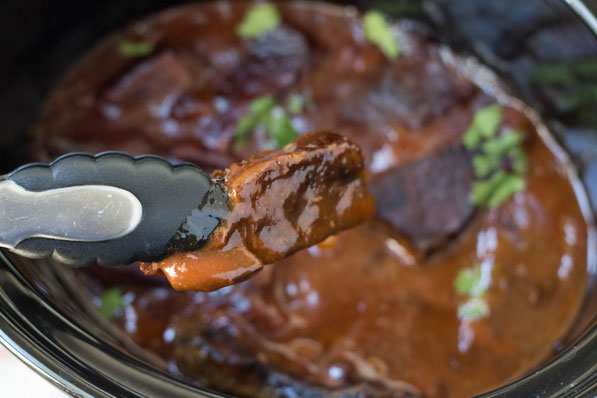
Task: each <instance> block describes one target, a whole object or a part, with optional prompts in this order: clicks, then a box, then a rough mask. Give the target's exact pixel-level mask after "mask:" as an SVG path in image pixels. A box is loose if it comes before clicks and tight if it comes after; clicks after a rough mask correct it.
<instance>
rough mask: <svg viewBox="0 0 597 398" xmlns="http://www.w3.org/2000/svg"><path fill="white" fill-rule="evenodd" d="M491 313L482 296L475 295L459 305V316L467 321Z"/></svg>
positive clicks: (475, 319)
mask: <svg viewBox="0 0 597 398" xmlns="http://www.w3.org/2000/svg"><path fill="white" fill-rule="evenodd" d="M487 315H489V306H488V305H487V302H486V301H485V300H484V299H482V298H480V297H473V298H471V299H469V300H467V301H466V302H464V303H463V304H461V305H459V306H458V318H460V319H462V320H467V321H477V320H479V319H482V318H485V317H486V316H487Z"/></svg>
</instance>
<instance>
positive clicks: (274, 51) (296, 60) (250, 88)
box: [225, 26, 311, 97]
mask: <svg viewBox="0 0 597 398" xmlns="http://www.w3.org/2000/svg"><path fill="white" fill-rule="evenodd" d="M310 60H311V55H310V49H309V44H308V43H307V40H306V38H305V37H304V36H303V34H302V33H300V32H298V31H296V30H294V29H291V28H289V27H284V26H283V27H280V28H278V29H275V30H273V31H271V32H268V33H266V34H264V35H263V36H261V37H259V38H258V39H256V40H254V41H251V42H249V43H248V48H247V52H246V53H245V54H244V56H243V57H242V58H241V59H240V61H239V63H238V67H237V68H236V69H234V71H233V72H232V74H231V76H230V78H229V86H228V87H227V90H226V88H225V91H230V92H234V93H235V94H236V95H238V94H244V95H245V96H248V97H254V96H257V95H262V94H270V93H274V92H276V91H278V90H280V89H285V88H288V87H290V86H291V85H292V84H294V83H295V82H296V81H297V79H298V78H299V77H300V74H301V73H305V72H306V69H307V67H308V66H309V64H310Z"/></svg>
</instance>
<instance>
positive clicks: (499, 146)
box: [481, 130, 524, 157]
mask: <svg viewBox="0 0 597 398" xmlns="http://www.w3.org/2000/svg"><path fill="white" fill-rule="evenodd" d="M523 138H524V137H523V135H522V134H521V133H519V132H517V131H513V130H508V131H506V132H504V133H502V134H500V135H498V136H496V137H493V138H492V139H490V140H488V141H486V142H484V143H483V145H482V146H481V147H482V148H483V151H484V152H485V153H487V154H489V155H493V156H498V157H499V156H504V155H505V154H506V153H507V152H508V151H509V150H510V149H512V148H515V147H517V146H520V145H521V144H522V141H523Z"/></svg>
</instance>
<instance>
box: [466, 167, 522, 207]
mask: <svg viewBox="0 0 597 398" xmlns="http://www.w3.org/2000/svg"><path fill="white" fill-rule="evenodd" d="M525 188H526V182H525V180H524V178H523V177H521V176H520V175H516V174H512V173H506V172H504V171H498V172H497V173H495V174H494V175H493V176H491V178H489V179H488V180H480V181H475V182H474V183H473V188H472V190H471V196H470V199H471V202H472V203H473V204H475V205H477V206H488V207H490V208H496V207H498V206H500V205H501V204H502V203H504V202H505V201H506V200H507V199H509V198H510V197H511V196H512V195H514V194H515V193H517V192H520V191H523V190H524V189H525Z"/></svg>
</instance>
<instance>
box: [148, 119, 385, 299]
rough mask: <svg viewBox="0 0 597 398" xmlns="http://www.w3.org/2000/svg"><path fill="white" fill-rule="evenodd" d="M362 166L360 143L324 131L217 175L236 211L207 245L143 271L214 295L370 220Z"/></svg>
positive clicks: (371, 202)
mask: <svg viewBox="0 0 597 398" xmlns="http://www.w3.org/2000/svg"><path fill="white" fill-rule="evenodd" d="M363 161H364V159H363V154H362V153H361V150H360V149H359V147H357V146H356V145H355V144H353V143H351V142H349V141H348V140H347V139H345V138H343V137H341V136H339V135H337V134H334V133H331V132H324V131H322V132H313V133H309V134H306V135H303V136H302V137H300V138H298V139H297V140H296V141H294V142H293V143H291V144H288V145H287V146H286V147H284V148H282V149H280V150H275V151H266V152H263V153H261V154H259V155H256V156H253V157H251V158H249V159H248V160H246V161H243V162H242V163H236V164H233V165H231V166H230V168H228V169H226V170H225V171H219V170H218V171H215V172H214V179H215V180H216V182H217V183H218V184H220V185H221V186H222V187H223V188H224V190H225V191H226V192H228V200H229V206H230V211H229V213H228V214H227V215H226V216H225V217H224V219H223V221H222V225H221V226H220V227H218V228H217V229H216V230H215V231H214V232H212V235H211V236H210V238H209V241H208V243H207V245H206V246H204V247H202V248H200V249H199V250H196V251H192V252H187V253H182V252H179V253H175V254H173V255H172V256H170V257H168V258H166V259H164V260H162V261H160V262H159V263H153V264H141V269H142V270H143V271H144V272H145V273H146V274H148V275H156V274H158V273H159V272H163V273H164V274H165V275H166V277H167V278H168V280H169V281H170V284H171V285H172V286H173V287H174V288H175V289H177V290H200V291H210V290H215V289H219V288H221V287H224V286H226V285H229V284H232V283H236V282H239V281H242V280H245V279H247V278H248V277H249V276H251V275H252V274H254V273H255V272H257V271H259V270H260V269H261V268H262V267H263V264H270V263H273V262H275V261H279V260H282V259H283V258H285V257H287V256H289V255H291V254H294V253H295V252H297V251H299V250H302V249H306V248H308V247H310V246H313V245H315V244H317V243H319V242H321V241H323V240H324V239H325V238H327V237H329V236H331V235H333V234H335V233H338V232H340V231H342V230H345V229H348V228H352V227H354V226H356V225H358V224H360V223H362V222H364V221H367V220H368V219H370V218H371V217H372V216H373V213H374V211H375V202H374V199H373V197H372V196H371V194H370V193H369V192H368V191H367V186H366V182H365V170H364V166H363Z"/></svg>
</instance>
